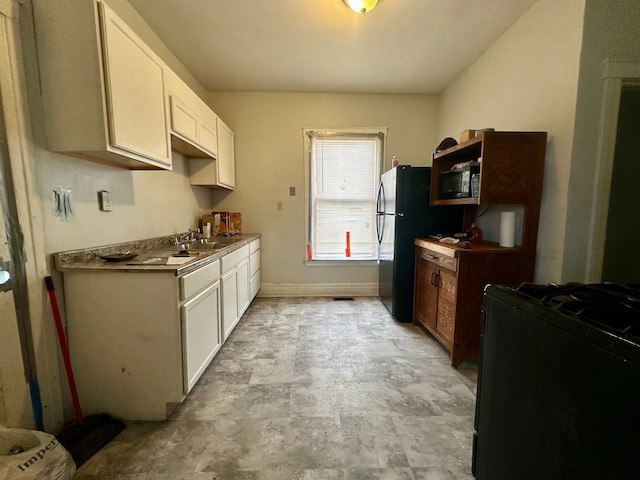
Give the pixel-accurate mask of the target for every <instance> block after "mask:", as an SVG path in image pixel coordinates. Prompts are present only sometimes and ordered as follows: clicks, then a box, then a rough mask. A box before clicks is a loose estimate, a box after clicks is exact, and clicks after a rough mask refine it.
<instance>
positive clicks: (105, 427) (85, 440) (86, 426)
mask: <svg viewBox="0 0 640 480" xmlns="http://www.w3.org/2000/svg"><path fill="white" fill-rule="evenodd" d="M44 280H45V282H46V284H47V290H48V291H49V300H50V301H51V309H52V310H53V318H54V319H55V322H56V330H57V332H58V341H59V343H60V350H61V352H62V358H63V360H64V368H65V370H66V372H67V380H68V382H69V390H70V391H71V400H72V402H73V410H74V413H75V420H74V421H73V422H71V423H70V424H69V425H67V426H66V427H65V428H64V429H63V430H62V432H60V434H59V435H56V438H57V439H58V441H59V442H60V443H61V444H62V446H63V447H64V448H66V449H67V451H68V452H69V453H70V454H71V456H72V457H73V461H74V462H75V463H76V467H80V465H82V464H83V463H85V462H86V461H87V460H89V459H90V458H91V457H92V456H93V455H94V454H95V453H96V452H98V451H99V450H100V449H101V448H102V447H104V446H105V445H106V444H107V443H109V442H110V441H111V440H112V439H113V438H114V437H115V436H116V435H118V434H119V433H120V432H122V431H123V430H124V429H125V424H124V423H123V422H121V421H119V420H114V419H113V418H111V417H110V416H109V415H107V414H106V413H102V414H99V415H89V416H87V417H84V416H83V415H82V410H81V408H80V400H79V399H78V390H77V388H76V382H75V379H74V377H73V370H72V369H71V358H70V357H69V347H68V345H67V339H66V337H65V334H64V329H63V327H62V320H61V318H60V310H59V309H58V301H57V299H56V293H55V290H54V288H53V279H52V278H51V277H45V279H44Z"/></svg>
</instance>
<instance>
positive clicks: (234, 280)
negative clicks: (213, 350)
mask: <svg viewBox="0 0 640 480" xmlns="http://www.w3.org/2000/svg"><path fill="white" fill-rule="evenodd" d="M220 263H221V265H222V282H221V283H222V331H223V335H224V336H223V339H222V341H223V342H226V341H227V338H229V335H231V332H232V331H233V329H234V328H235V326H236V325H237V324H238V322H239V321H240V318H241V317H242V314H243V313H244V312H245V310H246V309H247V307H248V306H249V303H250V302H251V299H250V298H249V245H244V246H243V247H240V248H239V249H237V250H234V251H233V252H231V253H229V254H227V255H225V256H224V257H222V260H221V261H220Z"/></svg>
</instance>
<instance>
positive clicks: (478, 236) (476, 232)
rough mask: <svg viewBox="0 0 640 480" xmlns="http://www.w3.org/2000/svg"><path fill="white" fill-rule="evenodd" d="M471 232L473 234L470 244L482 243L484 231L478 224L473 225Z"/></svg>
mask: <svg viewBox="0 0 640 480" xmlns="http://www.w3.org/2000/svg"><path fill="white" fill-rule="evenodd" d="M469 232H471V238H469V241H470V242H481V241H482V229H481V228H480V227H479V226H478V225H477V224H475V223H472V224H471V227H470V228H469Z"/></svg>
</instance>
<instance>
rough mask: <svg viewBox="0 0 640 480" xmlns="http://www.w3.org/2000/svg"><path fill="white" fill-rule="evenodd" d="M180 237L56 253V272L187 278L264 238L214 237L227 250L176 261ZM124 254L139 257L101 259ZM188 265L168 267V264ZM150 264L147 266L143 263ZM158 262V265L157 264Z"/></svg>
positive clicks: (203, 252)
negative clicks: (168, 274) (176, 240)
mask: <svg viewBox="0 0 640 480" xmlns="http://www.w3.org/2000/svg"><path fill="white" fill-rule="evenodd" d="M175 236H176V235H169V236H166V237H156V238H150V239H145V240H135V241H132V242H125V243H118V244H112V245H106V246H102V247H93V248H87V249H82V250H69V251H66V252H58V253H54V254H53V257H54V259H55V264H56V268H57V269H58V270H59V271H61V272H72V271H92V272H96V271H104V272H137V273H144V272H171V273H173V274H174V275H176V276H181V275H186V274H187V273H190V272H192V271H194V270H197V269H199V268H201V267H203V266H205V265H207V264H209V263H212V262H215V261H216V260H218V259H220V258H221V257H223V256H225V255H227V254H228V253H231V252H233V251H234V250H237V249H238V248H241V247H242V246H244V245H247V244H249V243H250V242H251V241H253V240H255V239H258V238H260V237H261V235H260V234H252V233H243V234H241V235H233V236H229V237H214V238H211V241H221V242H225V246H223V247H221V248H220V249H217V248H216V249H215V250H191V256H190V257H174V256H173V255H174V254H176V253H177V252H178V251H179V248H178V247H176V246H175V245H174V244H173V239H174V238H175ZM123 252H137V253H138V254H137V256H136V257H135V258H133V259H130V260H127V261H118V262H112V261H106V260H103V259H101V258H100V255H103V256H104V255H113V254H117V253H123ZM170 258H171V261H178V262H181V261H183V259H184V263H179V264H173V265H167V261H168V260H169V259H170ZM145 261H146V262H149V263H146V264H145V263H143V262H145ZM154 261H156V262H158V263H153V262H154Z"/></svg>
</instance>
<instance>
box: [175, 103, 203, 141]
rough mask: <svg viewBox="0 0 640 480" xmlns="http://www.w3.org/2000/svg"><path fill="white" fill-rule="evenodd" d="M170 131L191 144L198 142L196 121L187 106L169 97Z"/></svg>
mask: <svg viewBox="0 0 640 480" xmlns="http://www.w3.org/2000/svg"><path fill="white" fill-rule="evenodd" d="M170 101H171V130H173V131H174V132H177V133H179V134H180V135H182V136H184V137H186V138H188V139H189V140H191V141H192V142H197V141H198V121H197V120H196V117H195V116H194V115H193V114H192V113H191V112H190V111H189V109H188V108H187V106H186V105H185V104H184V103H182V102H181V101H180V100H178V99H177V98H176V97H175V96H173V95H171V100H170Z"/></svg>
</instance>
